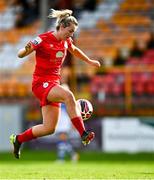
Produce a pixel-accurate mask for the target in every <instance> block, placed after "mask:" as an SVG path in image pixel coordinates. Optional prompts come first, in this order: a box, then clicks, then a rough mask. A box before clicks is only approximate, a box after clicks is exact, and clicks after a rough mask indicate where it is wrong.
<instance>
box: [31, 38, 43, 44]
mask: <svg viewBox="0 0 154 180" xmlns="http://www.w3.org/2000/svg"><path fill="white" fill-rule="evenodd" d="M41 42H42V39H41V38H40V37H36V38H35V39H34V40H32V43H33V44H35V45H38V44H40V43H41Z"/></svg>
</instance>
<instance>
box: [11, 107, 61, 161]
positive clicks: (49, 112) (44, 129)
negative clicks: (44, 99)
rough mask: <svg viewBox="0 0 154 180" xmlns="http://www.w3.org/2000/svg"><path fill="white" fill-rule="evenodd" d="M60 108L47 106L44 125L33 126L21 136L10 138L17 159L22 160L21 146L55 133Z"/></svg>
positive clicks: (43, 110)
mask: <svg viewBox="0 0 154 180" xmlns="http://www.w3.org/2000/svg"><path fill="white" fill-rule="evenodd" d="M59 109H60V108H59V107H56V106H51V105H46V106H43V107H42V116H43V123H42V124H39V125H36V126H33V127H32V128H30V129H28V130H26V131H24V132H23V133H21V134H18V135H15V134H12V135H11V136H10V142H11V144H12V145H13V152H14V156H15V158H17V159H19V158H20V148H21V144H22V143H24V142H27V141H30V140H32V139H35V138H37V137H42V136H45V135H49V134H52V133H54V130H55V127H56V125H57V122H58V117H59V111H60V110H59Z"/></svg>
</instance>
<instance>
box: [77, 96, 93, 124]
mask: <svg viewBox="0 0 154 180" xmlns="http://www.w3.org/2000/svg"><path fill="white" fill-rule="evenodd" d="M77 104H78V106H79V108H80V112H81V116H82V119H83V120H84V121H86V120H88V119H89V118H90V117H91V115H92V113H93V106H92V104H91V102H90V101H88V100H87V99H78V100H77Z"/></svg>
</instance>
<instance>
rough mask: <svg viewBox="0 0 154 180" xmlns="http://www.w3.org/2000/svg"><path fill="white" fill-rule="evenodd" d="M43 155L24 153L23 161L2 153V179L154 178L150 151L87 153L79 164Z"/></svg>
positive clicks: (153, 165)
mask: <svg viewBox="0 0 154 180" xmlns="http://www.w3.org/2000/svg"><path fill="white" fill-rule="evenodd" d="M43 154H45V155H43V157H42V156H41V153H38V154H37V153H35V152H34V153H32V154H30V153H27V154H26V153H24V155H23V157H24V158H22V159H21V160H16V159H13V157H12V156H10V154H0V157H1V158H0V159H1V160H0V179H11V180H12V179H42V180H47V179H154V161H153V155H151V154H150V155H146V156H147V157H146V158H145V155H142V154H141V155H137V156H136V155H125V154H121V155H120V154H119V155H113V154H108V155H104V154H103V153H98V154H97V153H92V154H89V155H87V153H85V154H82V155H81V159H80V161H79V162H78V163H72V162H70V161H66V162H65V163H61V164H60V163H56V162H55V159H54V158H52V157H50V156H51V155H50V154H51V153H50V152H47V153H45V152H44V153H43ZM91 155H92V156H93V159H91V158H90V157H91ZM30 156H31V157H30ZM99 156H100V158H99V159H97V158H98V157H99ZM118 156H119V157H118ZM88 157H89V158H90V159H89V158H88ZM150 157H151V158H150ZM84 158H87V160H85V159H84ZM95 158H96V160H94V159H95Z"/></svg>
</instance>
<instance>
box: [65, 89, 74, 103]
mask: <svg viewBox="0 0 154 180" xmlns="http://www.w3.org/2000/svg"><path fill="white" fill-rule="evenodd" d="M65 99H66V100H65V101H66V102H71V103H73V102H74V104H75V98H74V95H73V93H72V92H68V93H67V94H66V96H65Z"/></svg>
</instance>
